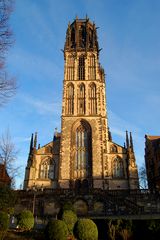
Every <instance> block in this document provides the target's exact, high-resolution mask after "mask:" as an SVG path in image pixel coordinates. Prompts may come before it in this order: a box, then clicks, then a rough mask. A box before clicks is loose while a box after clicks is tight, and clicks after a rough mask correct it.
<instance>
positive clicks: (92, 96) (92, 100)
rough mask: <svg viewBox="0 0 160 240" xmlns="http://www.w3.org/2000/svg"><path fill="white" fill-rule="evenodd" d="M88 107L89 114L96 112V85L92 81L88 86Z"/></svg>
mask: <svg viewBox="0 0 160 240" xmlns="http://www.w3.org/2000/svg"><path fill="white" fill-rule="evenodd" d="M89 109H90V114H97V97H96V85H95V84H94V83H92V84H91V85H90V87H89Z"/></svg>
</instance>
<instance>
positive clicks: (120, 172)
mask: <svg viewBox="0 0 160 240" xmlns="http://www.w3.org/2000/svg"><path fill="white" fill-rule="evenodd" d="M113 177H114V178H122V177H124V167H123V161H122V159H121V158H120V157H116V158H115V159H114V160H113Z"/></svg>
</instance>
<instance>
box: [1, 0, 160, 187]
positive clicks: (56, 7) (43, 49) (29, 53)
mask: <svg viewBox="0 0 160 240" xmlns="http://www.w3.org/2000/svg"><path fill="white" fill-rule="evenodd" d="M159 12H160V1H159V0H154V1H151V0H134V1H131V0H99V1H97V0H79V1H74V0H17V1H16V3H15V9H14V12H13V14H12V17H11V21H10V25H11V28H12V29H13V32H14V38H15V44H14V46H13V47H12V48H11V49H10V50H9V53H8V55H7V70H8V72H9V74H10V76H14V77H16V79H17V82H18V86H19V87H18V90H17V94H16V96H15V97H14V98H13V99H12V100H11V101H10V102H9V103H8V104H7V105H6V106H4V107H3V108H1V109H0V114H1V115H0V116H1V117H0V125H1V129H0V134H2V133H3V132H4V131H5V130H6V129H7V128H9V129H10V133H11V136H12V138H13V141H14V142H15V145H16V147H17V149H19V154H18V161H17V165H21V166H22V168H21V176H20V177H19V178H18V179H17V187H19V185H20V184H21V183H22V182H23V178H24V170H25V166H26V162H27V157H28V150H29V139H30V136H31V133H32V132H35V131H37V132H38V142H39V143H40V144H41V145H43V144H45V143H47V142H49V141H50V140H51V139H52V136H53V132H54V129H55V128H56V127H58V130H59V131H60V121H61V119H60V117H61V101H62V83H63V73H64V70H63V64H64V60H63V53H62V51H61V49H63V47H64V41H65V33H66V28H67V24H68V22H69V21H70V22H72V21H73V20H74V19H75V17H76V15H78V17H79V18H85V16H86V14H87V15H88V17H89V18H90V20H91V21H95V23H96V26H97V27H99V29H98V37H99V45H100V48H102V51H101V52H100V62H101V64H102V66H103V67H104V69H105V72H106V89H107V111H108V119H109V126H110V129H111V132H112V137H113V140H114V141H115V142H117V143H119V144H121V145H123V143H124V141H125V130H128V131H132V133H133V140H134V146H135V154H136V158H137V163H138V165H139V166H140V165H141V164H142V163H143V162H144V135H145V134H149V135H159V122H160V110H159V102H160V95H159V91H160V80H159V78H160V31H159V23H160V14H159Z"/></svg>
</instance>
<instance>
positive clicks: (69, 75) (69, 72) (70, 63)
mask: <svg viewBox="0 0 160 240" xmlns="http://www.w3.org/2000/svg"><path fill="white" fill-rule="evenodd" d="M66 79H67V80H71V81H72V80H74V57H73V56H68V58H67V68H66Z"/></svg>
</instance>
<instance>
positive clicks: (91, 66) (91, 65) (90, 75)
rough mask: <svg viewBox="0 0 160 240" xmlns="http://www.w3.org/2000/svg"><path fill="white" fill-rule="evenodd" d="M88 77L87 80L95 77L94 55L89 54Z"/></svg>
mask: <svg viewBox="0 0 160 240" xmlns="http://www.w3.org/2000/svg"><path fill="white" fill-rule="evenodd" d="M88 79H89V80H95V79H96V62H95V56H94V55H91V56H89V58H88Z"/></svg>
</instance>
